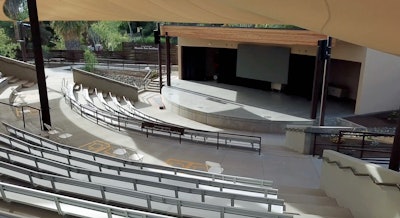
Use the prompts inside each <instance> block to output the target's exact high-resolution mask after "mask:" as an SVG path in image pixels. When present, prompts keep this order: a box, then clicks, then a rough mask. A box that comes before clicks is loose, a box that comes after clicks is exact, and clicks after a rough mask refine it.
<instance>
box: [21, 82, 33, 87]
mask: <svg viewBox="0 0 400 218" xmlns="http://www.w3.org/2000/svg"><path fill="white" fill-rule="evenodd" d="M34 85H35V83H34V82H30V81H26V82H25V83H22V88H30V87H32V86H34Z"/></svg>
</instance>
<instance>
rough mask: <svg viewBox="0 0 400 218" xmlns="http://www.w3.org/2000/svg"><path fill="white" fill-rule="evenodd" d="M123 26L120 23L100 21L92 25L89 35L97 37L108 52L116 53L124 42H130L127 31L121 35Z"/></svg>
mask: <svg viewBox="0 0 400 218" xmlns="http://www.w3.org/2000/svg"><path fill="white" fill-rule="evenodd" d="M121 25H122V22H120V21H99V22H97V23H94V24H92V25H91V27H90V30H89V33H90V32H93V33H94V35H97V36H98V38H99V39H100V41H101V43H102V44H103V45H104V46H105V47H106V48H107V50H109V51H114V50H115V49H117V48H120V47H121V45H122V42H128V41H129V37H128V35H127V34H126V31H125V32H123V33H121V30H120V26H121ZM93 41H94V40H93Z"/></svg>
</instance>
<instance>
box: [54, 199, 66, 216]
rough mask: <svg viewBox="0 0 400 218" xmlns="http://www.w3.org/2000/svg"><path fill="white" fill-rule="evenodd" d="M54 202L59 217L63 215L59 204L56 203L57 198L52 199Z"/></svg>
mask: <svg viewBox="0 0 400 218" xmlns="http://www.w3.org/2000/svg"><path fill="white" fill-rule="evenodd" d="M54 202H55V203H56V207H57V212H58V214H60V215H64V214H63V212H62V209H61V206H60V202H59V201H58V198H57V197H54Z"/></svg>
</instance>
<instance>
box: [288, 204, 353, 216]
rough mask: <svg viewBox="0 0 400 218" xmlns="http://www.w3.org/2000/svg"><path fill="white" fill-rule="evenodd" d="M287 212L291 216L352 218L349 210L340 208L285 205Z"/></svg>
mask: <svg viewBox="0 0 400 218" xmlns="http://www.w3.org/2000/svg"><path fill="white" fill-rule="evenodd" d="M285 205H286V212H287V213H291V214H304V215H306V214H309V215H317V216H321V217H340V218H352V217H353V216H352V214H351V212H350V210H349V209H347V208H343V207H338V206H325V205H311V204H299V203H285Z"/></svg>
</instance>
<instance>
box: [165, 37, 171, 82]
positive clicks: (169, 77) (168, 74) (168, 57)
mask: <svg viewBox="0 0 400 218" xmlns="http://www.w3.org/2000/svg"><path fill="white" fill-rule="evenodd" d="M165 45H166V47H167V48H166V49H167V86H171V43H170V37H169V36H168V32H166V33H165Z"/></svg>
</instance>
